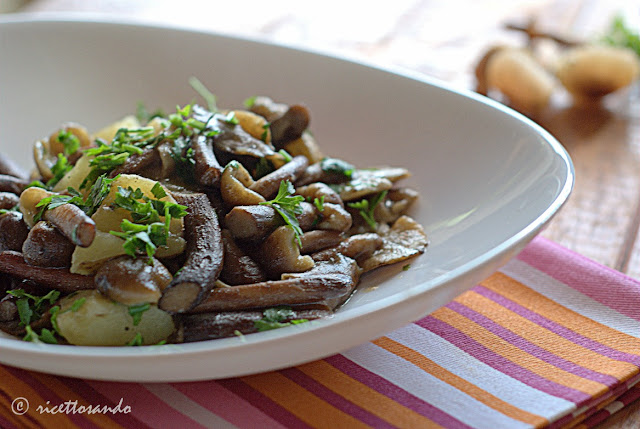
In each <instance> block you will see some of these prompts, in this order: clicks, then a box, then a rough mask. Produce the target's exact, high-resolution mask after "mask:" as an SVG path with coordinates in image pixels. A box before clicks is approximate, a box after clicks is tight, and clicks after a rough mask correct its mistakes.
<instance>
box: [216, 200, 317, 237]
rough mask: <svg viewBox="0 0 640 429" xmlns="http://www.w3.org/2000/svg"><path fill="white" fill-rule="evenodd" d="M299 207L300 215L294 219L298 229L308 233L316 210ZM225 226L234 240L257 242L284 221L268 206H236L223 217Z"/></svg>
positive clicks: (314, 218)
mask: <svg viewBox="0 0 640 429" xmlns="http://www.w3.org/2000/svg"><path fill="white" fill-rule="evenodd" d="M300 207H301V208H302V213H300V214H296V219H297V220H298V223H299V224H300V228H301V229H302V230H303V231H308V230H309V229H311V228H312V226H313V223H314V222H315V221H316V219H317V215H316V209H315V207H314V206H313V205H312V204H309V203H305V202H303V203H300ZM225 225H226V227H227V228H228V229H229V231H230V232H231V235H233V237H234V238H235V239H237V240H245V241H257V240H261V239H263V238H265V237H266V236H267V235H269V234H270V233H271V232H273V231H274V230H275V229H276V228H277V227H279V226H282V225H284V220H283V219H282V216H280V215H279V214H278V213H277V212H276V211H275V209H274V208H273V207H271V206H268V205H253V206H236V207H234V208H233V209H231V210H230V211H229V213H227V215H226V216H225Z"/></svg>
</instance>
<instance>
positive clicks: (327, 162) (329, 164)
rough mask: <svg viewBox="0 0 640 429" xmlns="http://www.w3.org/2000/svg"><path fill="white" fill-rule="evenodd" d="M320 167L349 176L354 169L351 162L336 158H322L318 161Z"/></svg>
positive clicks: (329, 171)
mask: <svg viewBox="0 0 640 429" xmlns="http://www.w3.org/2000/svg"><path fill="white" fill-rule="evenodd" d="M320 168H321V169H322V170H323V171H326V172H328V173H337V174H342V175H343V176H345V177H351V176H352V175H353V172H354V171H355V169H356V168H355V167H354V166H353V165H352V164H349V163H348V162H346V161H343V160H341V159H337V158H324V159H323V160H322V161H320Z"/></svg>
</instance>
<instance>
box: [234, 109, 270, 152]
mask: <svg viewBox="0 0 640 429" xmlns="http://www.w3.org/2000/svg"><path fill="white" fill-rule="evenodd" d="M232 112H233V115H234V116H235V118H236V119H237V120H238V125H240V126H241V127H242V128H243V129H244V130H245V131H246V132H248V133H249V134H250V135H251V136H252V137H254V138H256V139H259V140H262V141H263V142H265V143H266V144H271V130H270V129H269V122H267V120H266V119H265V118H264V117H263V116H260V115H258V114H257V113H254V112H251V111H248V110H233V111H232Z"/></svg>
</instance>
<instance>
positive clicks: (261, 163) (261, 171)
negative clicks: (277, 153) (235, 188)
mask: <svg viewBox="0 0 640 429" xmlns="http://www.w3.org/2000/svg"><path fill="white" fill-rule="evenodd" d="M274 171H276V168H275V166H274V165H273V162H271V161H269V160H268V159H267V158H264V157H263V158H260V159H259V160H258V162H257V163H256V169H255V173H254V175H253V176H254V178H255V179H256V180H258V179H261V178H263V177H264V176H266V175H267V174H269V173H273V172H274Z"/></svg>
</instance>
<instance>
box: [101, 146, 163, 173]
mask: <svg viewBox="0 0 640 429" xmlns="http://www.w3.org/2000/svg"><path fill="white" fill-rule="evenodd" d="M160 164H161V160H160V154H159V153H158V151H157V150H156V148H155V147H153V146H147V147H146V148H145V149H144V150H143V151H142V153H140V154H133V155H130V156H129V157H128V158H127V159H126V160H125V161H124V163H123V164H121V165H119V166H118V167H116V168H114V169H113V170H112V171H111V173H109V177H111V178H113V177H116V176H117V175H119V174H141V175H144V174H142V172H143V171H144V170H148V169H149V167H151V166H155V165H160ZM153 170H157V169H155V168H154V169H153ZM154 176H155V175H154Z"/></svg>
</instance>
